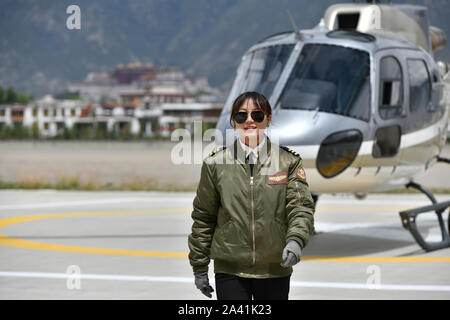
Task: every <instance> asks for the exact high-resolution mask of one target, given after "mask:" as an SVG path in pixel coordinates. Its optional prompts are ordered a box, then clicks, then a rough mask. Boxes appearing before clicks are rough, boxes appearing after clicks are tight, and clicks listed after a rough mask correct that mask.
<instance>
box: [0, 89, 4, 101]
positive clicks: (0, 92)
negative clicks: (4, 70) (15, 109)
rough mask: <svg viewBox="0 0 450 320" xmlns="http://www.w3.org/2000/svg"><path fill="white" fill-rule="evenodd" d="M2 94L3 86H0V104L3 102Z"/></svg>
mask: <svg viewBox="0 0 450 320" xmlns="http://www.w3.org/2000/svg"><path fill="white" fill-rule="evenodd" d="M3 95H4V90H3V87H2V86H0V104H2V103H3V102H4V97H3Z"/></svg>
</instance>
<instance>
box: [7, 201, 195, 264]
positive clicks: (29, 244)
mask: <svg viewBox="0 0 450 320" xmlns="http://www.w3.org/2000/svg"><path fill="white" fill-rule="evenodd" d="M179 212H186V209H175V210H174V209H171V210H134V211H103V212H79V213H57V214H43V215H33V216H21V217H11V218H3V219H0V229H2V228H4V227H6V226H9V225H12V224H17V223H21V222H28V221H36V220H42V219H53V218H70V217H91V216H101V215H119V214H151V213H179ZM0 245H3V246H8V247H16V248H27V249H37V250H51V251H64V252H76V253H94V254H110V255H125V256H141V257H164V258H187V256H188V255H187V253H179V252H160V251H143V250H126V249H104V248H90V247H79V246H69V245H62V244H52V243H40V242H35V241H28V240H23V239H20V238H11V237H8V236H5V235H3V234H1V233H0Z"/></svg>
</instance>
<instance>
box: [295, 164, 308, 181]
mask: <svg viewBox="0 0 450 320" xmlns="http://www.w3.org/2000/svg"><path fill="white" fill-rule="evenodd" d="M296 174H297V178H298V179H299V180H300V181H303V182H306V174H305V170H304V169H303V167H302V166H298V168H297V171H296Z"/></svg>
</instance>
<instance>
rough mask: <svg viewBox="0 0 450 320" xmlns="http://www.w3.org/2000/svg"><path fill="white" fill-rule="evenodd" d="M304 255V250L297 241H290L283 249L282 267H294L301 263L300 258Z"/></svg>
mask: <svg viewBox="0 0 450 320" xmlns="http://www.w3.org/2000/svg"><path fill="white" fill-rule="evenodd" d="M301 255H302V248H300V245H299V244H298V243H297V241H294V240H290V241H289V242H288V243H287V244H286V246H285V247H284V249H283V255H282V258H283V262H282V263H281V266H282V267H285V268H287V267H292V266H293V265H296V264H297V263H299V262H300V257H301Z"/></svg>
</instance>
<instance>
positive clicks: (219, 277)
mask: <svg viewBox="0 0 450 320" xmlns="http://www.w3.org/2000/svg"><path fill="white" fill-rule="evenodd" d="M290 278H291V276H288V277H283V278H267V279H253V278H241V277H238V276H235V275H231V274H224V273H216V292H217V300H252V298H253V299H254V300H288V295H289V281H290Z"/></svg>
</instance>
